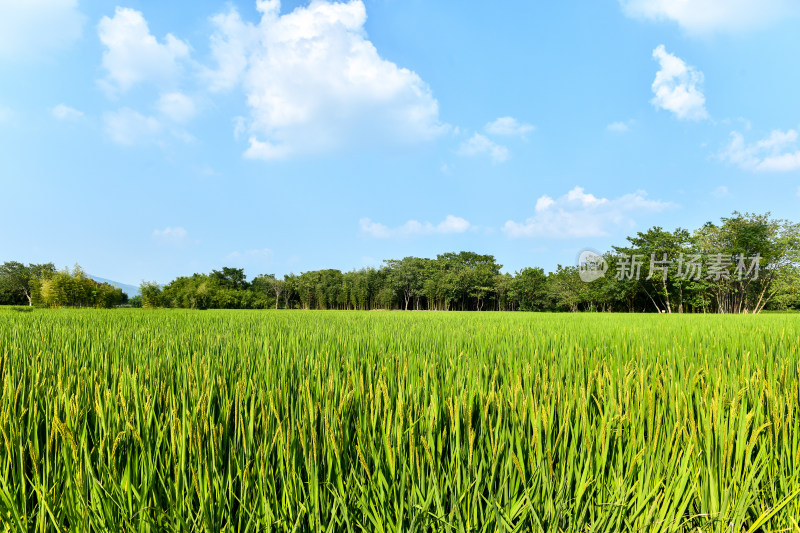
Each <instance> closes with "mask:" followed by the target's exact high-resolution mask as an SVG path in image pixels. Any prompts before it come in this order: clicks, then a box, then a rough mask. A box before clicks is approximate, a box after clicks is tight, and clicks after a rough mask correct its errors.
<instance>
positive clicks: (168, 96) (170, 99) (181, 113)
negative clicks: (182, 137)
mask: <svg viewBox="0 0 800 533" xmlns="http://www.w3.org/2000/svg"><path fill="white" fill-rule="evenodd" d="M157 107H158V110H159V111H160V112H161V114H163V115H165V116H166V117H168V118H170V119H172V120H174V121H175V122H186V121H187V120H189V119H191V118H192V117H193V116H194V115H195V113H196V108H195V103H194V100H192V99H191V98H190V97H188V96H186V95H185V94H183V93H181V92H171V93H164V94H162V95H161V97H160V98H159V99H158V104H157Z"/></svg>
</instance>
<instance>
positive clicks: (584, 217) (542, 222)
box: [503, 187, 676, 238]
mask: <svg viewBox="0 0 800 533" xmlns="http://www.w3.org/2000/svg"><path fill="white" fill-rule="evenodd" d="M646 196H647V193H645V192H643V191H637V192H635V193H631V194H626V195H623V196H620V197H619V198H616V199H613V200H609V199H607V198H598V197H596V196H594V195H593V194H589V193H586V192H584V189H583V187H575V188H574V189H572V190H571V191H569V192H568V193H567V194H565V195H564V196H562V197H560V198H558V199H553V198H551V197H549V196H546V195H545V196H542V197H540V198H539V199H538V200H537V201H536V210H535V214H534V215H533V216H532V217H530V218H528V219H527V220H525V221H524V222H515V221H513V220H509V221H507V222H506V223H505V225H504V226H503V232H504V233H505V234H506V235H507V236H509V237H512V238H520V237H545V238H579V237H583V238H588V237H599V236H605V235H609V234H610V233H611V232H612V231H613V230H614V229H617V228H623V229H626V230H630V229H633V228H635V227H636V222H635V221H634V220H633V218H632V216H633V215H635V214H647V213H657V212H660V211H664V210H666V209H670V208H674V207H676V206H675V205H674V204H672V203H669V202H662V201H659V200H648V199H647V197H646Z"/></svg>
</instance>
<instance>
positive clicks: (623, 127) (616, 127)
mask: <svg viewBox="0 0 800 533" xmlns="http://www.w3.org/2000/svg"><path fill="white" fill-rule="evenodd" d="M606 129H607V130H608V131H611V132H614V133H626V132H627V131H628V130H630V126H628V123H626V122H612V123H611V124H609V125H608V126H606Z"/></svg>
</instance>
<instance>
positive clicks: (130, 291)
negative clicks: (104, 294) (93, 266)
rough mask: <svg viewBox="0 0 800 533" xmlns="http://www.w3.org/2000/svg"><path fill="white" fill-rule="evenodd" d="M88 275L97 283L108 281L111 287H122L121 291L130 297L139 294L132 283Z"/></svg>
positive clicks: (137, 288)
mask: <svg viewBox="0 0 800 533" xmlns="http://www.w3.org/2000/svg"><path fill="white" fill-rule="evenodd" d="M89 277H90V278H92V279H93V280H95V281H96V282H98V283H108V284H109V285H111V286H112V287H118V288H120V289H122V292H124V293H125V294H127V295H128V297H130V298H132V297H134V296H138V294H139V287H135V286H133V285H127V284H125V283H120V282H118V281H111V280H110V279H105V278H101V277H98V276H92V275H91V274H89Z"/></svg>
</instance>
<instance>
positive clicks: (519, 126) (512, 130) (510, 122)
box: [485, 117, 536, 137]
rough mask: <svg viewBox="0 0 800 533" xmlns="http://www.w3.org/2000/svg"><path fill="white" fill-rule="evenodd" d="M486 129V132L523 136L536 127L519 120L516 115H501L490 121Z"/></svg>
mask: <svg viewBox="0 0 800 533" xmlns="http://www.w3.org/2000/svg"><path fill="white" fill-rule="evenodd" d="M485 129H486V133H488V134H490V135H516V136H520V137H523V136H524V135H525V134H526V133H530V132H532V131H533V130H535V129H536V128H535V127H534V126H533V125H532V124H525V123H523V122H519V121H518V120H517V119H515V118H514V117H500V118H498V119H497V120H494V121H492V122H489V123H488V124H487V125H486V127H485Z"/></svg>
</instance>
